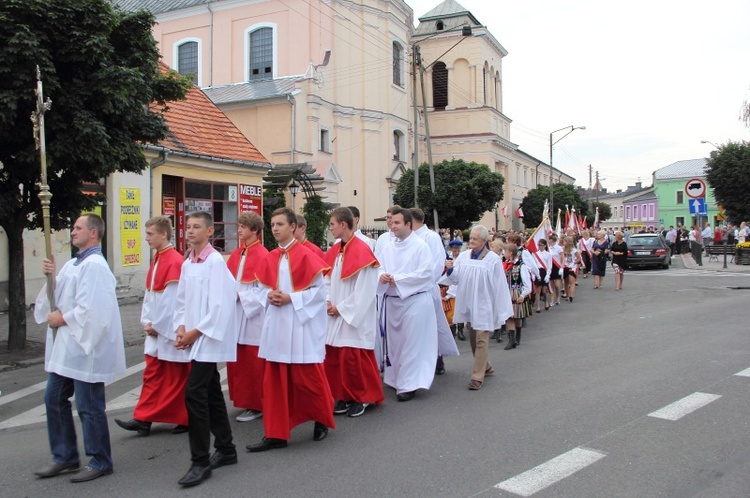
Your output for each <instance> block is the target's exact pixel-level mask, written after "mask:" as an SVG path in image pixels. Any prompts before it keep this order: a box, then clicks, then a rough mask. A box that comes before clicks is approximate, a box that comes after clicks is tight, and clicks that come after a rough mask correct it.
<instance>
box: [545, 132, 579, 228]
mask: <svg viewBox="0 0 750 498" xmlns="http://www.w3.org/2000/svg"><path fill="white" fill-rule="evenodd" d="M585 129H586V127H585V126H573V125H570V126H565V127H563V128H560V129H559V130H555V131H553V132H552V133H550V134H549V212H550V213H552V214H553V215H554V213H555V188H554V186H553V181H552V177H553V176H554V174H553V171H554V168H553V167H552V147H553V146H554V145H555V144H556V143H557V142H559V141H560V140H562V139H563V138H565V137H567V136H568V135H570V134H571V133H573V132H574V131H576V130H585ZM563 130H568V133H566V134H565V135H563V136H561V137H560V138H558V139H557V140H555V141H554V142H553V141H552V135H554V134H555V133H557V132H558V131H563Z"/></svg>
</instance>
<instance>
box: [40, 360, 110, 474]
mask: <svg viewBox="0 0 750 498" xmlns="http://www.w3.org/2000/svg"><path fill="white" fill-rule="evenodd" d="M73 393H75V396H76V408H77V409H78V416H79V417H80V419H81V427H82V428H83V448H84V450H85V451H86V455H88V456H90V457H91V460H90V461H89V463H88V465H89V466H91V467H92V468H94V469H97V470H108V469H111V468H112V450H111V448H110V442H109V426H108V425H107V414H106V411H105V410H106V404H105V401H104V383H103V382H98V383H89V382H83V381H80V380H73V379H69V378H67V377H63V376H61V375H57V374H56V373H50V374H49V377H48V378H47V389H46V390H45V391H44V404H45V406H46V407H47V435H48V436H49V445H50V449H51V450H52V460H53V461H54V462H55V463H73V462H78V461H79V457H78V444H77V443H76V429H75V425H74V424H73V411H72V408H71V403H70V397H71V396H73Z"/></svg>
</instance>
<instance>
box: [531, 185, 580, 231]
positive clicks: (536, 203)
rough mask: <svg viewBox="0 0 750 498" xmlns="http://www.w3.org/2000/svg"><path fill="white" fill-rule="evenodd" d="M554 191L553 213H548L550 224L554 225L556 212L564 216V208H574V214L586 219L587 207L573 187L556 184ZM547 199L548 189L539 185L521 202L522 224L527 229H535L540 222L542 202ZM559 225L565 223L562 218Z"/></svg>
mask: <svg viewBox="0 0 750 498" xmlns="http://www.w3.org/2000/svg"><path fill="white" fill-rule="evenodd" d="M554 189H555V206H554V209H555V212H554V213H550V223H552V224H553V225H554V224H555V220H556V218H555V217H556V216H557V210H558V209H561V210H562V216H565V206H566V205H567V206H568V207H569V208H573V207H575V208H576V214H577V215H580V216H584V217H586V216H587V215H588V211H589V208H588V205H587V204H586V203H585V202H584V201H583V199H581V194H579V193H578V191H577V190H576V188H575V186H573V185H571V184H569V183H556V184H555V185H554ZM547 199H549V187H548V186H547V185H539V186H538V187H536V188H533V189H531V190H529V191H528V193H527V194H526V197H524V198H523V200H522V201H521V209H522V210H523V214H524V219H523V220H524V224H525V225H526V226H527V227H529V228H536V227H537V226H539V224H540V223H541V222H542V213H543V212H544V201H545V200H547ZM561 223H565V219H564V218H563V219H562V221H561Z"/></svg>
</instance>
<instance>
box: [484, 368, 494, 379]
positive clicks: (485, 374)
mask: <svg viewBox="0 0 750 498" xmlns="http://www.w3.org/2000/svg"><path fill="white" fill-rule="evenodd" d="M494 374H495V369H494V368H492V367H490V368H488V369H487V370H485V371H484V376H485V377H487V376H488V375H494Z"/></svg>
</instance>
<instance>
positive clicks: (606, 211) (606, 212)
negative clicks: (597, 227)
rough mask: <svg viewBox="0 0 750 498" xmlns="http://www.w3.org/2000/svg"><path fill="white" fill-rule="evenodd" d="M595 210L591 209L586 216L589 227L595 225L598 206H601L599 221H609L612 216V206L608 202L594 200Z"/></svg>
mask: <svg viewBox="0 0 750 498" xmlns="http://www.w3.org/2000/svg"><path fill="white" fill-rule="evenodd" d="M591 204H592V206H593V211H591V212H590V213H589V214H588V216H587V217H586V222H587V223H588V225H589V227H592V226H594V218H596V208H599V222H600V223H601V222H603V221H607V220H608V219H610V218H611V217H612V207H611V206H610V205H609V204H607V203H606V202H592V203H591Z"/></svg>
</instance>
